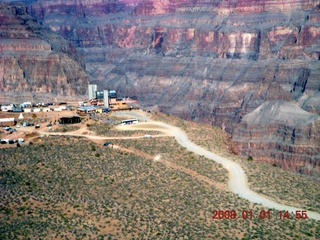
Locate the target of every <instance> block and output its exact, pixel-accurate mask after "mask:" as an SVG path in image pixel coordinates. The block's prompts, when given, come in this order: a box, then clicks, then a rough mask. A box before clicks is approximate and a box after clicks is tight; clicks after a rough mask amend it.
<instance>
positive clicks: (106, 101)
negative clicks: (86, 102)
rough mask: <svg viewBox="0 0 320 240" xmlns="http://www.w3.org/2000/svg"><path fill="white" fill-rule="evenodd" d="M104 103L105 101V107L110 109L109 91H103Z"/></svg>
mask: <svg viewBox="0 0 320 240" xmlns="http://www.w3.org/2000/svg"><path fill="white" fill-rule="evenodd" d="M103 101H104V106H105V107H106V108H109V91H108V90H103Z"/></svg>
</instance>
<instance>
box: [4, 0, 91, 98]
mask: <svg viewBox="0 0 320 240" xmlns="http://www.w3.org/2000/svg"><path fill="white" fill-rule="evenodd" d="M81 59H82V57H81V55H79V54H78V53H77V51H76V49H75V48H74V47H72V45H70V43H69V42H68V41H66V40H64V39H63V38H62V37H60V36H58V35H57V34H55V33H52V32H50V31H48V30H45V29H44V28H43V27H42V26H41V25H40V24H39V23H38V22H37V20H36V19H34V18H33V17H31V16H30V15H28V14H27V8H26V6H25V5H24V4H3V3H2V4H1V3H0V92H1V95H0V101H1V102H4V103H10V102H15V103H17V102H21V101H30V100H32V101H46V102H48V101H53V100H58V99H59V100H61V99H64V98H68V99H72V98H73V97H74V96H76V95H78V96H81V97H82V96H83V95H84V94H85V93H86V86H87V83H88V82H89V78H88V76H87V74H86V73H85V72H84V70H83V67H84V63H83V60H81Z"/></svg>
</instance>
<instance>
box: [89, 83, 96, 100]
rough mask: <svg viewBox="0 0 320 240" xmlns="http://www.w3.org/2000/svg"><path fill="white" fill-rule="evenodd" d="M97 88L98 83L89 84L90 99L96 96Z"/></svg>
mask: <svg viewBox="0 0 320 240" xmlns="http://www.w3.org/2000/svg"><path fill="white" fill-rule="evenodd" d="M97 89H98V88H97V84H89V86H88V93H89V99H92V98H96V92H97Z"/></svg>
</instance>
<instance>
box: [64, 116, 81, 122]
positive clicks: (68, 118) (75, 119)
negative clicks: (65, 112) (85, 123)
mask: <svg viewBox="0 0 320 240" xmlns="http://www.w3.org/2000/svg"><path fill="white" fill-rule="evenodd" d="M80 122H81V118H80V117H79V116H72V117H61V118H60V119H59V123H60V124H74V123H80Z"/></svg>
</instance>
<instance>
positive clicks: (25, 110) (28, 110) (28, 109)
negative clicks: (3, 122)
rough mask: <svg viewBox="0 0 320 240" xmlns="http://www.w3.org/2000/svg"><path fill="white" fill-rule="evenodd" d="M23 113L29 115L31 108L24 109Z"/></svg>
mask: <svg viewBox="0 0 320 240" xmlns="http://www.w3.org/2000/svg"><path fill="white" fill-rule="evenodd" d="M23 111H24V112H25V113H31V111H32V109H31V108H24V109H23Z"/></svg>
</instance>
